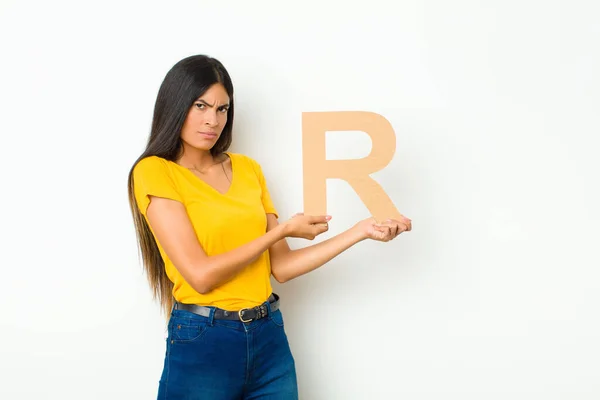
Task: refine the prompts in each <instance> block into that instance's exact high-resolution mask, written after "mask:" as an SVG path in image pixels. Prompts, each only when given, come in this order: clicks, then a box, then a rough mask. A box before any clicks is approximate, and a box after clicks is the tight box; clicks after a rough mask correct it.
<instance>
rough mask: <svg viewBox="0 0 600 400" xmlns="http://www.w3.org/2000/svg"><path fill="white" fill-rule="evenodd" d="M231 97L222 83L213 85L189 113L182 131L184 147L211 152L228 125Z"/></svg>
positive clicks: (195, 102)
mask: <svg viewBox="0 0 600 400" xmlns="http://www.w3.org/2000/svg"><path fill="white" fill-rule="evenodd" d="M228 109H229V96H228V95H227V91H226V90H225V88H224V87H223V85H221V84H220V83H215V84H214V85H212V86H211V87H210V88H209V89H208V90H207V91H206V92H205V93H204V94H203V95H202V96H200V97H199V98H198V99H196V101H194V104H192V107H191V108H190V110H189V111H188V115H187V117H186V119H185V122H184V123H183V128H182V129H181V139H182V140H183V142H184V145H188V146H191V147H193V148H196V149H198V150H207V151H208V150H210V149H211V148H212V147H213V146H214V145H215V143H217V140H219V137H220V136H221V132H222V131H223V128H224V127H225V124H226V123H227V110H228Z"/></svg>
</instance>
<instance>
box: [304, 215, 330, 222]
mask: <svg viewBox="0 0 600 400" xmlns="http://www.w3.org/2000/svg"><path fill="white" fill-rule="evenodd" d="M330 219H331V215H312V216H311V217H310V218H309V222H310V223H311V224H322V223H327V222H329V220H330Z"/></svg>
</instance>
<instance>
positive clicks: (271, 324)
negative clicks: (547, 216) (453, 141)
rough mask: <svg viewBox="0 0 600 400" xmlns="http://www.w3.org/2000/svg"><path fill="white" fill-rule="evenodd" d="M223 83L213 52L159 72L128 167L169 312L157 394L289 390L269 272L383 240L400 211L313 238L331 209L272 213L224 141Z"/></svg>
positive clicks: (138, 222)
mask: <svg viewBox="0 0 600 400" xmlns="http://www.w3.org/2000/svg"><path fill="white" fill-rule="evenodd" d="M233 114H234V101H233V85H232V82H231V79H230V77H229V74H228V73H227V71H226V70H225V68H224V67H223V65H222V64H221V63H220V62H219V61H218V60H215V59H214V58H210V57H207V56H202V55H198V56H192V57H188V58H185V59H183V60H181V61H180V62H178V63H177V64H176V65H175V66H174V67H173V68H172V69H171V70H170V71H169V72H168V73H167V75H166V77H165V79H164V81H163V83H162V85H161V87H160V89H159V92H158V96H157V99H156V104H155V109H154V116H153V121H152V127H151V133H150V138H149V141H148V144H147V147H146V150H145V151H144V152H143V154H142V155H141V156H140V157H139V158H138V160H137V161H136V162H135V163H134V166H133V167H132V169H131V171H130V174H129V202H130V206H131V210H132V213H133V218H134V223H135V228H136V232H137V237H138V241H139V245H140V249H141V253H142V258H143V264H144V268H145V270H146V272H147V274H148V279H149V282H150V284H151V287H152V289H153V291H154V292H153V293H154V296H155V297H157V298H158V299H159V301H160V303H161V304H162V306H163V308H164V311H165V312H166V314H167V316H168V320H169V322H168V339H167V343H166V355H165V362H164V367H163V372H162V376H161V379H160V384H159V390H158V398H159V399H224V400H225V399H231V400H233V399H247V400H249V399H277V400H287V399H297V398H298V389H297V383H296V372H295V365H294V359H293V357H292V354H291V352H290V347H289V345H288V341H287V337H286V334H285V330H284V327H283V319H282V315H281V311H280V310H279V297H278V296H277V295H276V294H274V293H272V291H271V281H270V276H271V275H273V277H274V278H275V279H276V280H277V281H278V282H286V281H289V280H290V279H294V278H296V277H297V276H300V275H302V274H305V273H307V272H309V271H312V270H314V269H316V268H318V267H320V266H322V265H323V264H325V263H326V262H327V261H329V260H331V259H332V258H333V257H335V256H337V255H338V254H340V253H341V252H342V251H344V250H346V249H348V248H349V247H350V246H352V245H354V244H356V243H358V242H360V241H362V240H364V239H367V238H370V239H374V240H379V241H388V240H391V239H393V238H394V237H396V236H397V235H399V234H400V233H401V232H403V231H406V230H410V229H411V223H410V220H409V219H403V220H402V221H388V222H386V223H385V224H376V223H374V221H373V220H372V219H367V220H364V221H361V222H359V223H357V224H356V225H355V226H353V227H352V228H351V229H349V230H347V231H345V232H343V233H341V234H340V235H337V236H335V237H333V238H331V239H328V240H326V241H323V242H322V243H319V244H316V245H314V246H310V247H306V248H304V249H300V250H294V251H291V250H290V248H289V247H288V244H287V242H286V238H287V237H296V238H305V239H309V240H312V239H314V238H315V237H316V236H318V235H320V234H321V233H323V232H326V231H327V229H328V225H327V223H328V221H329V220H330V217H329V216H311V215H303V214H296V215H295V216H294V217H292V218H291V219H289V220H287V221H284V222H283V223H279V222H278V215H277V211H276V208H275V207H274V205H273V202H272V200H271V197H270V195H269V190H268V188H267V184H266V182H265V178H264V176H263V173H262V170H261V167H260V165H259V164H258V163H257V162H256V161H255V160H253V159H252V158H250V157H248V156H245V155H242V154H237V153H231V152H228V151H227V149H228V148H229V146H230V144H231V141H232V127H233Z"/></svg>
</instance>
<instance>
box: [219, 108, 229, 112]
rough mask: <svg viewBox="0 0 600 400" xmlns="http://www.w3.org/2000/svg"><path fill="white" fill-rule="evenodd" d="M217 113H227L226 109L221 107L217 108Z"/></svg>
mask: <svg viewBox="0 0 600 400" xmlns="http://www.w3.org/2000/svg"><path fill="white" fill-rule="evenodd" d="M219 111H221V112H224V113H226V112H227V107H221V108H219Z"/></svg>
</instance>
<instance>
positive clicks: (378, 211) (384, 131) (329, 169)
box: [302, 111, 401, 222]
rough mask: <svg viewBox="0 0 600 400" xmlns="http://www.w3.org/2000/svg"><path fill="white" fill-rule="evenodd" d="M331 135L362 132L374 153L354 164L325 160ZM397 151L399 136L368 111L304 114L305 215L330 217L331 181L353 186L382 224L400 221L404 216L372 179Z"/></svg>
mask: <svg viewBox="0 0 600 400" xmlns="http://www.w3.org/2000/svg"><path fill="white" fill-rule="evenodd" d="M327 131H362V132H365V133H367V134H368V135H369V136H370V137H371V141H372V146H371V153H370V154H369V155H368V156H367V157H364V158H359V159H351V160H327V159H325V134H326V132H327ZM395 151H396V135H395V133H394V130H393V128H392V125H391V124H390V123H389V122H388V120H387V119H385V118H384V117H383V116H381V115H379V114H376V113H372V112H366V111H336V112H306V113H302V154H303V156H302V158H303V160H302V165H303V175H304V213H305V214H312V215H323V214H326V213H327V188H326V183H327V182H326V180H327V179H343V180H345V181H346V182H348V183H349V184H350V186H351V187H352V189H354V191H355V192H356V194H357V195H358V196H359V198H360V199H361V200H362V202H363V203H364V205H365V206H366V207H367V209H368V210H369V212H370V213H371V215H372V216H373V217H374V218H375V219H376V220H377V221H378V222H382V221H384V220H386V219H388V218H393V219H400V216H401V214H400V212H398V210H397V209H396V207H395V206H394V203H393V202H392V200H391V199H390V198H389V196H388V195H387V194H386V193H385V191H384V190H383V188H382V187H381V185H379V183H377V182H376V181H375V180H374V179H373V178H371V177H370V176H369V175H370V174H372V173H374V172H377V171H379V170H381V169H383V168H385V167H386V166H387V165H388V164H389V163H390V161H391V160H392V158H393V157H394V152H395Z"/></svg>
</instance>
